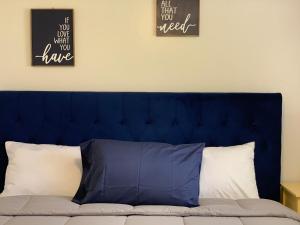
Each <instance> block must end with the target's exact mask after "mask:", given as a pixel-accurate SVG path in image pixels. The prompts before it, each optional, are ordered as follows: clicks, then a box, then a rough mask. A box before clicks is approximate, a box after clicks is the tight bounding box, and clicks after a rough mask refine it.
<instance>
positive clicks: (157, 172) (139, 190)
mask: <svg viewBox="0 0 300 225" xmlns="http://www.w3.org/2000/svg"><path fill="white" fill-rule="evenodd" d="M203 148H204V144H202V143H199V144H186V145H177V146H176V145H170V144H163V143H151V142H127V141H117V140H90V141H88V142H86V143H83V144H82V145H81V154H82V163H83V175H82V180H81V184H80V187H79V190H78V192H77V194H76V195H75V197H74V199H73V201H74V202H76V203H78V204H84V203H121V204H131V205H141V204H143V205H146V204H151V205H157V204H160V205H176V206H198V196H199V174H200V166H201V158H202V150H203Z"/></svg>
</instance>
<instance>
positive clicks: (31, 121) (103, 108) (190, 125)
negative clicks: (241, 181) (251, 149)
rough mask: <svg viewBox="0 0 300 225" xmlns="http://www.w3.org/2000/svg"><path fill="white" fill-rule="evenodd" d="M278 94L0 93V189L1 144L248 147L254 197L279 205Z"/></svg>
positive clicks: (0, 178) (0, 170) (0, 174)
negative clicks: (107, 142) (90, 141)
mask: <svg viewBox="0 0 300 225" xmlns="http://www.w3.org/2000/svg"><path fill="white" fill-rule="evenodd" d="M281 105H282V97H281V94H278V93H275V94H256V93H251V94H250V93H105V92H99V93H97V92H22V91H2V92H1V91H0V106H1V108H0V190H2V189H3V184H4V178H5V170H6V166H7V156H6V153H5V148H4V143H5V141H7V140H13V141H21V142H29V143H49V144H61V145H78V144H79V143H80V142H83V141H85V140H88V139H90V138H110V139H120V140H132V141H158V142H168V143H172V144H179V143H191V142H205V143H206V145H207V146H229V145H237V144H242V143H245V142H249V141H253V140H254V141H255V142H256V148H255V169H256V177H257V185H258V189H259V193H260V197H262V198H269V199H273V200H279V190H280V155H281V108H282V106H281Z"/></svg>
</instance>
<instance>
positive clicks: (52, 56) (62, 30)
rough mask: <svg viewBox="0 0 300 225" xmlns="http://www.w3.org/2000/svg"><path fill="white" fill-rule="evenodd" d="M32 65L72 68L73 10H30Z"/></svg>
mask: <svg viewBox="0 0 300 225" xmlns="http://www.w3.org/2000/svg"><path fill="white" fill-rule="evenodd" d="M31 36H32V65H33V66H36V65H38V66H73V65H74V61H75V60H74V57H75V56H74V40H73V39H74V38H73V10H72V9H32V10H31Z"/></svg>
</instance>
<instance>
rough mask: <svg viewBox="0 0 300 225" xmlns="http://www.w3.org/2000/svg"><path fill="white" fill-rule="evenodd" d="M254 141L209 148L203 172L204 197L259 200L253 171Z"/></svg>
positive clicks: (202, 190) (201, 184)
mask: <svg viewBox="0 0 300 225" xmlns="http://www.w3.org/2000/svg"><path fill="white" fill-rule="evenodd" d="M254 146H255V144H254V142H251V143H247V144H244V145H237V146H231V147H207V148H205V149H204V151H203V159H202V167H201V173H200V199H201V198H230V199H242V198H259V196H258V191H257V186H256V179H255V169H254Z"/></svg>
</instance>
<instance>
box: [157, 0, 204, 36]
mask: <svg viewBox="0 0 300 225" xmlns="http://www.w3.org/2000/svg"><path fill="white" fill-rule="evenodd" d="M199 7H200V6H199V0H157V2H156V35H157V36H199Z"/></svg>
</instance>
